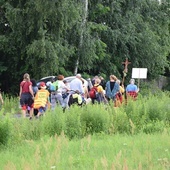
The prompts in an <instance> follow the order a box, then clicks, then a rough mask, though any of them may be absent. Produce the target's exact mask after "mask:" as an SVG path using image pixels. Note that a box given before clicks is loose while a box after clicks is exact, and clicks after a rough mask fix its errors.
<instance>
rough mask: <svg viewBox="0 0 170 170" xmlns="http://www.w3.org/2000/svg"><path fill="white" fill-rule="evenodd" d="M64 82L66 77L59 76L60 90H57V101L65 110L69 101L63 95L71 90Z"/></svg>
mask: <svg viewBox="0 0 170 170" xmlns="http://www.w3.org/2000/svg"><path fill="white" fill-rule="evenodd" d="M63 80H64V76H63V75H59V76H58V90H57V95H56V99H57V102H58V103H59V104H60V105H61V106H62V107H63V108H65V107H66V103H67V99H66V98H63V94H64V93H65V92H66V91H69V90H70V89H69V88H68V86H67V85H66V84H64V82H63Z"/></svg>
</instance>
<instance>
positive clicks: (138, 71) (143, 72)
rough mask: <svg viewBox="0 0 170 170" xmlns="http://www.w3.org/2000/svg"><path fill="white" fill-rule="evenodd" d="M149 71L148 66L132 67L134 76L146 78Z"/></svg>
mask: <svg viewBox="0 0 170 170" xmlns="http://www.w3.org/2000/svg"><path fill="white" fill-rule="evenodd" d="M147 71H148V69H147V68H132V78H137V79H146V78H147Z"/></svg>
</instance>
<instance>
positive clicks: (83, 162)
mask: <svg viewBox="0 0 170 170" xmlns="http://www.w3.org/2000/svg"><path fill="white" fill-rule="evenodd" d="M169 141H170V136H169V135H168V134H167V133H166V132H164V133H161V134H160V133H157V134H154V135H153V134H151V135H148V134H143V133H140V134H138V135H133V136H132V135H119V134H117V135H105V134H97V135H93V136H92V135H88V136H87V137H84V138H83V139H81V140H77V139H75V140H68V138H67V137H66V136H64V135H63V134H62V135H61V136H54V137H47V136H46V137H44V138H42V139H40V140H38V141H32V140H27V141H25V142H24V143H23V144H19V145H18V146H17V147H15V148H6V149H4V150H1V151H0V167H1V168H2V169H41V170H46V169H56V168H58V169H68V167H69V169H99V170H100V169H113V168H115V169H139V168H140V169H154V170H160V169H169V158H170V155H169V152H170V151H169ZM21 160H22V161H21Z"/></svg>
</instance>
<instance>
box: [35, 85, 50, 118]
mask: <svg viewBox="0 0 170 170" xmlns="http://www.w3.org/2000/svg"><path fill="white" fill-rule="evenodd" d="M49 96H50V93H49V91H48V90H46V85H45V83H44V82H41V83H40V90H38V92H37V93H36V95H35V99H34V109H37V110H38V114H37V118H38V117H39V116H40V115H43V113H44V112H45V111H46V110H47V108H48V107H49V105H50V100H49Z"/></svg>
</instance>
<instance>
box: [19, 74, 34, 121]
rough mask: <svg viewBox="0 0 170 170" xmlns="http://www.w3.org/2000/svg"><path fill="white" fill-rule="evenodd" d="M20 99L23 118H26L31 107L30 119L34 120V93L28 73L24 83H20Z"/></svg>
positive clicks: (25, 75)
mask: <svg viewBox="0 0 170 170" xmlns="http://www.w3.org/2000/svg"><path fill="white" fill-rule="evenodd" d="M19 98H20V105H21V108H22V114H23V117H26V110H27V108H28V106H29V107H30V119H32V115H33V103H34V93H33V90H32V83H31V81H30V76H29V74H28V73H25V74H24V77H23V81H22V82H21V83H20V92H19Z"/></svg>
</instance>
